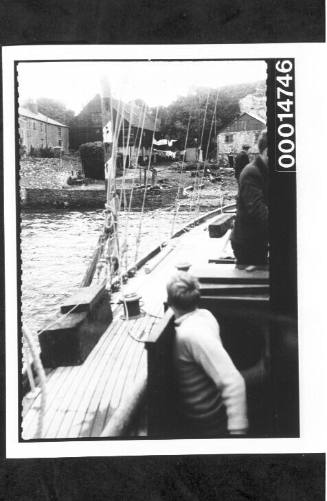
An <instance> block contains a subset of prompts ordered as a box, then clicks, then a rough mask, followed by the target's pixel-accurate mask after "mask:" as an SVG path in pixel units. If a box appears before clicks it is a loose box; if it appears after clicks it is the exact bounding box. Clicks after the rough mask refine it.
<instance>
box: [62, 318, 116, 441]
mask: <svg viewBox="0 0 327 501" xmlns="http://www.w3.org/2000/svg"><path fill="white" fill-rule="evenodd" d="M114 327H116V328H117V330H111V331H108V330H107V331H106V333H105V334H104V336H106V337H107V339H108V341H109V342H108V345H104V346H103V348H104V349H103V350H102V351H101V352H99V353H98V357H97V358H96V359H95V360H94V363H88V364H87V365H86V366H85V374H84V381H85V382H86V381H87V384H86V385H85V384H83V381H82V384H78V383H79V382H80V381H79V380H77V385H78V386H77V388H76V390H75V391H73V392H70V401H69V402H68V403H67V404H65V403H63V406H67V407H68V409H69V415H67V416H66V417H65V419H64V420H63V421H62V422H61V424H60V426H59V427H58V428H57V431H56V438H59V437H65V436H70V433H71V432H70V430H71V428H73V429H74V430H75V432H76V436H78V429H79V427H80V423H82V422H83V419H84V416H85V414H86V413H87V409H88V406H89V405H90V399H91V398H92V395H93V393H94V392H96V391H97V389H98V387H99V385H101V381H102V379H103V378H104V377H105V376H106V373H107V372H110V362H111V358H112V357H114V356H115V354H116V353H117V351H119V350H120V349H121V347H122V345H123V344H124V341H125V339H124V337H123V336H122V329H120V328H119V327H120V325H119V323H115V326H114ZM94 365H95V367H94ZM75 432H74V433H75ZM74 433H73V436H75V434H74Z"/></svg>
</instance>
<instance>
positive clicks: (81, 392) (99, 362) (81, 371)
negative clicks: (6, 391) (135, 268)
mask: <svg viewBox="0 0 327 501" xmlns="http://www.w3.org/2000/svg"><path fill="white" fill-rule="evenodd" d="M206 226H207V223H205V224H203V225H201V226H198V227H197V228H196V229H195V230H193V231H192V234H190V233H185V234H183V235H182V236H181V237H179V238H178V239H176V240H178V242H177V241H176V240H175V241H173V243H172V248H171V250H168V251H167V249H166V250H165V254H166V255H165V257H164V258H163V259H162V260H161V259H158V257H157V258H153V259H152V260H150V261H149V268H150V270H151V272H150V273H149V274H146V273H144V270H142V269H141V270H140V271H139V272H138V273H137V275H136V276H135V277H134V278H132V279H131V280H130V281H129V284H128V287H129V289H132V290H135V291H136V292H139V293H140V294H141V295H142V298H143V302H144V304H143V308H144V310H145V311H146V312H147V313H149V315H145V316H144V317H141V318H140V319H137V320H130V321H128V322H127V321H122V320H121V319H120V316H121V315H122V313H123V308H122V306H121V307H119V306H117V307H114V308H113V310H114V320H113V322H112V323H111V325H110V326H109V327H108V329H107V331H106V332H105V333H104V335H103V336H102V337H101V338H100V340H99V342H98V343H97V345H96V346H95V347H94V349H93V351H92V352H91V354H90V355H89V357H88V358H87V359H86V361H85V362H84V364H83V365H82V366H77V367H69V368H59V369H56V370H54V371H53V372H52V373H51V375H50V377H49V379H48V383H47V389H48V393H51V397H50V399H49V400H48V403H47V408H46V413H45V416H44V423H45V427H44V431H45V432H44V435H43V436H44V437H45V438H67V437H69V438H73V437H80V436H93V437H94V436H99V435H100V434H101V432H102V430H103V428H104V426H105V425H106V424H107V422H108V420H109V419H110V417H111V415H112V414H113V412H114V411H115V410H116V409H117V408H118V407H119V405H120V403H121V402H122V401H123V400H124V396H125V395H126V394H128V392H129V391H130V390H131V388H132V387H133V383H134V381H135V378H136V377H137V375H138V374H139V372H140V371H143V370H144V371H146V352H145V349H144V345H143V344H142V343H138V342H137V341H135V340H133V339H132V338H131V337H130V336H129V335H128V332H127V331H128V330H131V331H132V333H133V336H136V337H137V336H138V335H139V334H138V333H140V332H142V330H144V329H145V330H146V331H147V332H150V331H152V330H153V329H154V328H155V326H156V324H157V322H158V321H159V319H158V318H156V316H158V317H162V316H163V301H164V300H165V299H166V290H165V284H166V281H167V278H168V276H169V275H170V274H171V273H173V272H174V271H176V264H177V263H178V262H181V261H189V262H190V263H191V264H192V265H198V264H201V263H202V264H203V262H208V257H209V255H212V251H213V249H214V250H215V253H217V255H218V254H219V248H220V249H221V248H223V246H224V244H225V241H224V239H221V242H219V243H220V244H221V245H217V243H218V240H215V241H212V240H210V239H209V237H208V236H207V235H208V234H207V235H203V229H204V227H206ZM177 243H178V245H176V244H177ZM191 271H192V270H191ZM151 314H153V315H154V316H151ZM147 332H145V337H147V336H146V334H147ZM66 370H67V371H66ZM39 405H40V395H39V396H38V397H37V398H36V399H35V400H34V402H33V403H32V404H31V406H30V408H29V409H28V411H27V413H26V416H25V419H24V425H25V428H26V429H28V430H29V433H28V438H32V434H31V433H30V432H31V430H32V427H33V428H34V429H36V425H37V418H38V410H39ZM32 425H34V426H32ZM25 435H26V434H25ZM24 438H27V436H26V437H24Z"/></svg>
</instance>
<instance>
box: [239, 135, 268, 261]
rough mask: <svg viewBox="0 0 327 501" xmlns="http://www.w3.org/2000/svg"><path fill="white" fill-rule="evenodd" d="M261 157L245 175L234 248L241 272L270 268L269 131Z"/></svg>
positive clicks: (260, 143)
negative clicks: (262, 267) (243, 270)
mask: <svg viewBox="0 0 327 501" xmlns="http://www.w3.org/2000/svg"><path fill="white" fill-rule="evenodd" d="M258 149H259V155H258V156H257V158H256V159H255V160H253V162H251V163H250V164H248V165H247V166H246V167H244V169H243V170H242V172H241V175H240V179H239V191H238V199H237V212H236V219H235V225H234V228H233V231H232V234H231V244H232V248H233V251H234V255H235V257H236V263H237V266H238V267H239V268H245V267H246V266H251V265H254V266H261V265H265V264H267V258H268V143H267V131H263V132H262V133H261V135H260V137H259V140H258Z"/></svg>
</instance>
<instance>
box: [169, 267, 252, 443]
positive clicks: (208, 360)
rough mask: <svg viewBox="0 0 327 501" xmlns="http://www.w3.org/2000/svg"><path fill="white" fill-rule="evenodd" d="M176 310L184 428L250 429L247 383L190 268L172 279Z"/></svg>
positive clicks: (220, 432)
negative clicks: (201, 306) (201, 304)
mask: <svg viewBox="0 0 327 501" xmlns="http://www.w3.org/2000/svg"><path fill="white" fill-rule="evenodd" d="M167 292H168V304H169V306H170V307H171V308H172V310H173V311H174V314H175V327H176V338H175V345H174V359H175V368H176V382H177V389H178V393H177V395H178V412H179V416H180V424H181V431H182V433H183V434H184V433H185V435H187V436H190V437H199V438H200V437H224V436H226V433H227V432H228V434H229V435H236V436H237V435H244V434H245V433H246V430H247V427H248V421H247V415H246V390H245V383H244V380H243V378H242V376H241V374H240V373H239V372H238V370H237V369H236V367H235V366H234V364H233V362H232V360H231V358H230V357H229V355H228V353H227V352H226V350H225V349H224V347H223V345H222V342H221V339H220V335H219V325H218V322H217V320H216V319H215V317H214V316H213V315H212V314H211V313H210V312H209V311H208V310H205V309H199V308H198V304H199V300H200V290H199V283H198V281H197V280H196V279H195V278H194V277H192V275H190V274H189V273H187V272H179V273H177V274H176V275H174V276H173V277H172V278H171V279H170V280H169V282H168V284H167Z"/></svg>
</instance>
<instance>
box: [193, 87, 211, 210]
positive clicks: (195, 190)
mask: <svg viewBox="0 0 327 501" xmlns="http://www.w3.org/2000/svg"><path fill="white" fill-rule="evenodd" d="M209 97H210V89H209V90H208V95H207V99H206V105H205V112H204V117H203V123H202V131H201V139H200V151H201V150H202V142H203V136H204V129H205V123H206V119H207V112H208V104H209ZM199 168H200V162H199V161H198V162H197V166H196V171H195V181H194V191H193V192H192V194H191V197H190V198H191V200H190V205H189V212H190V213H191V212H192V209H193V205H194V206H195V198H196V193H197V191H198V190H199V189H200V187H199V185H200V183H199ZM195 208H196V206H195Z"/></svg>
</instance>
